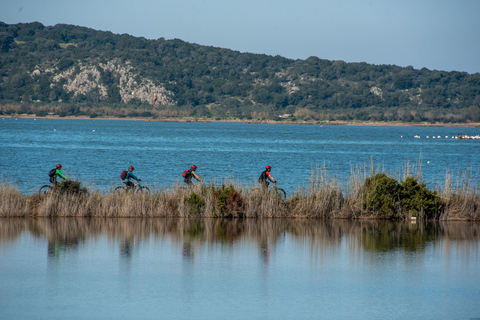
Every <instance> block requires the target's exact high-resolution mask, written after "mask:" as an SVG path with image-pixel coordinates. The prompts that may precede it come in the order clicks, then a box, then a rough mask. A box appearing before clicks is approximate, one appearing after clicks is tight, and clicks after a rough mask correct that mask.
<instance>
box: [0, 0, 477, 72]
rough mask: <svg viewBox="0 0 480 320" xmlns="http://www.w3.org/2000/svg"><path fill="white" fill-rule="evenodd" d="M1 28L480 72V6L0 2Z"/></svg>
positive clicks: (393, 0)
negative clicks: (32, 26)
mask: <svg viewBox="0 0 480 320" xmlns="http://www.w3.org/2000/svg"><path fill="white" fill-rule="evenodd" d="M0 21H3V22H6V23H9V24H13V23H18V22H34V21H38V22H41V23H43V24H44V25H55V24H57V23H67V24H73V25H79V26H85V27H89V28H92V29H96V30H104V31H107V30H108V31H111V32H113V33H119V34H121V33H127V34H130V35H133V36H142V37H145V38H147V39H158V38H161V37H164V38H165V39H173V38H178V39H182V40H185V41H187V42H191V43H198V44H200V45H209V46H215V47H222V48H228V49H233V50H238V51H240V52H252V53H265V54H269V55H277V54H278V55H280V56H283V57H287V58H293V59H306V58H308V57H309V56H317V57H319V58H322V59H329V60H344V61H346V62H367V63H372V64H394V65H399V66H403V67H404V66H408V65H411V66H413V67H414V68H416V69H420V68H422V67H426V68H428V69H431V70H445V71H466V72H469V73H476V72H480V0H449V1H446V0H335V1H334V0H330V1H326V0H296V1H293V0H289V1H287V0H243V1H233V0H183V1H178V0H177V1H175V0H168V1H166V0H138V1H132V0H116V1H114V0H106V1H102V0H97V1H93V0H83V1H68V0H63V1H60V0H0Z"/></svg>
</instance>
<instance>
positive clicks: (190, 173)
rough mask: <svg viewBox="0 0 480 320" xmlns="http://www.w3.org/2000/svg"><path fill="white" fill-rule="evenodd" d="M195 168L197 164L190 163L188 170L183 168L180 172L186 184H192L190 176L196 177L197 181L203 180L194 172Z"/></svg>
mask: <svg viewBox="0 0 480 320" xmlns="http://www.w3.org/2000/svg"><path fill="white" fill-rule="evenodd" d="M195 170H197V166H196V165H193V164H192V167H191V168H190V169H188V170H185V171H184V172H183V174H182V176H183V177H184V178H185V180H184V181H183V182H185V183H186V184H188V186H189V187H190V186H193V182H192V178H195V179H197V181H200V182H202V181H203V180H202V179H200V177H199V176H198V175H197V174H196V173H195Z"/></svg>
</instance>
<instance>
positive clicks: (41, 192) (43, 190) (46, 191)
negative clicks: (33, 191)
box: [38, 184, 53, 196]
mask: <svg viewBox="0 0 480 320" xmlns="http://www.w3.org/2000/svg"><path fill="white" fill-rule="evenodd" d="M52 191H53V186H51V185H49V184H46V185H44V186H41V187H40V189H38V195H39V196H45V195H47V194H49V193H50V192H52Z"/></svg>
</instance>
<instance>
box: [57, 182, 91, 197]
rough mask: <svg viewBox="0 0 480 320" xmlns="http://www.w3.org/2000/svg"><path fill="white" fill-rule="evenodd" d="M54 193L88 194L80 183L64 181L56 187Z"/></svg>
mask: <svg viewBox="0 0 480 320" xmlns="http://www.w3.org/2000/svg"><path fill="white" fill-rule="evenodd" d="M54 192H58V193H67V194H87V192H88V190H87V188H85V187H83V188H82V186H81V183H80V182H79V181H75V180H64V181H62V182H58V183H57V184H56V185H55V189H54Z"/></svg>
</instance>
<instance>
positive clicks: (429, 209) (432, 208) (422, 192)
mask: <svg viewBox="0 0 480 320" xmlns="http://www.w3.org/2000/svg"><path fill="white" fill-rule="evenodd" d="M400 199H401V200H400V204H401V208H402V211H403V215H405V214H408V215H411V216H415V217H425V218H427V219H432V218H435V217H436V215H437V214H438V213H439V211H440V205H439V200H440V198H439V196H438V195H437V193H436V192H432V191H430V190H428V189H427V188H426V186H425V184H423V183H418V182H417V180H416V179H415V178H412V177H409V178H407V179H405V181H403V182H402V188H401V191H400Z"/></svg>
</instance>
